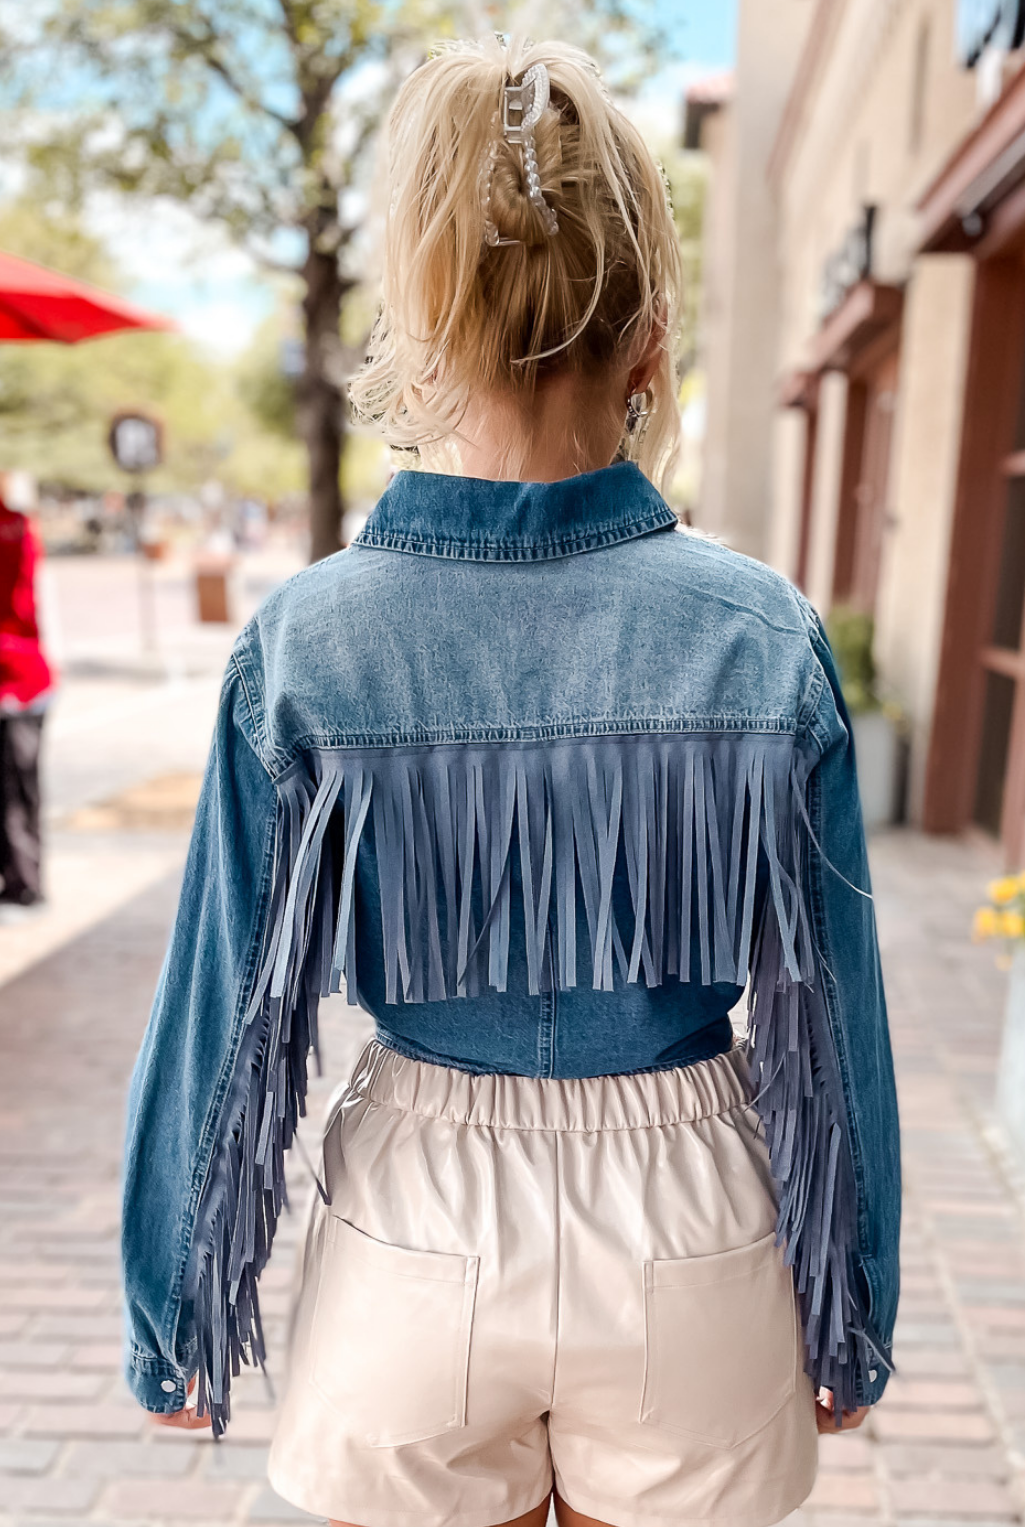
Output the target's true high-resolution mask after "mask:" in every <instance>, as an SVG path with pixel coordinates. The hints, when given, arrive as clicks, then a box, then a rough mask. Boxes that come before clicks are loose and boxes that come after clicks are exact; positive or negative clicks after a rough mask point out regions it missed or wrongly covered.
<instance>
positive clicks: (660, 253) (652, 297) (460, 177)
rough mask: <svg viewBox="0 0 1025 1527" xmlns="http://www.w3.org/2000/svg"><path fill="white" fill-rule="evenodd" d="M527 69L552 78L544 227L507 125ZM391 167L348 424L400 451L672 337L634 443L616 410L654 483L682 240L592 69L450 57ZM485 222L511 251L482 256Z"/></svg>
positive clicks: (543, 125) (665, 449) (671, 451)
mask: <svg viewBox="0 0 1025 1527" xmlns="http://www.w3.org/2000/svg"><path fill="white" fill-rule="evenodd" d="M535 63H543V64H544V65H545V66H546V68H547V71H548V76H549V80H550V99H549V104H548V106H547V107H546V109H545V110H544V112H543V114H542V115H541V118H540V120H539V121H538V122H537V124H536V125H535V127H534V130H533V131H534V144H535V152H536V159H537V166H538V174H539V179H540V187H541V193H542V196H543V198H544V202H546V203H547V204H548V207H549V208H550V209H551V211H552V212H553V213H554V214H555V216H556V218H557V220H558V231H557V232H554V233H552V232H550V231H549V229H548V227H547V226H546V221H545V218H544V216H543V209H540V208H539V207H538V205H537V204H536V201H535V200H532V199H531V198H530V196H529V194H528V187H527V185H526V183H525V180H524V174H523V159H522V156H521V153H520V150H519V148H518V147H517V146H516V145H515V144H512V143H508V142H506V141H505V139H504V137H503V135H502V131H501V108H502V97H503V87H504V86H505V85H506V84H507V83H508V82H510V81H518V80H520V79H521V78H522V76H523V74H524V73H525V71H526V70H527V69H529V68H530V67H531V65H533V64H535ZM493 145H497V148H496V150H495V152H494V157H493V159H490V156H491V155H492V146H493ZM387 155H388V158H387V165H388V168H387V176H388V186H387V191H388V198H389V200H388V208H387V212H386V214H385V232H384V267H383V292H382V305H381V311H380V314H379V317H378V320H377V323H376V325H375V327H374V331H373V335H372V338H371V344H370V354H369V357H368V359H367V361H366V363H365V364H364V366H363V367H362V369H361V370H360V371H359V373H358V374H357V375H356V377H355V378H354V379H353V381H352V383H351V386H350V396H351V399H352V403H353V407H354V410H355V413H356V416H357V418H359V419H362V420H364V421H366V422H372V423H374V424H376V425H377V426H378V427H379V428H380V429H381V430H382V432H383V434H384V436H385V438H386V439H387V440H388V441H389V443H390V444H392V445H396V446H402V447H406V448H409V447H424V446H427V445H429V444H432V443H438V442H444V441H446V440H450V439H451V438H452V437H454V436H455V435H456V434H457V431H458V427H459V421H460V419H461V417H462V414H463V412H464V410H465V407H466V403H467V400H468V399H469V398H470V397H471V396H472V395H473V394H475V393H477V392H479V391H481V390H489V389H499V390H503V391H505V392H512V393H514V394H517V393H518V394H521V395H526V394H529V393H530V392H531V391H532V390H533V389H534V388H535V386H536V385H537V384H538V382H539V381H541V380H543V379H544V378H545V377H546V376H550V375H552V374H554V373H558V372H563V371H567V370H569V371H576V372H580V373H584V374H588V375H593V374H594V373H595V372H596V371H597V370H599V369H600V368H602V367H605V366H608V365H609V364H610V363H612V362H614V361H615V362H617V363H621V362H622V361H623V360H629V359H630V357H631V352H632V350H633V349H635V350H636V351H637V353H638V354H639V353H640V351H642V350H643V348H644V345H645V342H646V340H647V339H648V337H649V335H650V334H651V332H652V329H653V328H655V329H658V330H661V329H664V331H665V340H664V342H663V348H662V354H661V356H660V358H659V365H658V369H657V372H656V375H655V377H654V379H653V382H652V384H651V389H650V396H649V402H650V407H649V412H648V416H647V419H646V420H645V425H644V429H643V431H642V432H640V436H639V443H635V439H636V437H633V438H632V437H630V436H628V435H627V434H626V432H625V404H624V407H623V410H622V415H623V421H624V434H623V439H622V444H621V453H622V454H629V455H634V456H635V457H636V459H637V461H638V463H639V465H640V466H641V467H642V468H643V470H644V471H645V472H647V474H648V475H649V477H651V478H652V480H653V481H655V482H656V484H657V485H658V486H661V485H662V482H663V480H664V477H665V474H666V472H667V470H668V468H669V467H670V465H671V462H672V459H673V457H674V455H675V451H676V447H677V437H678V431H679V415H678V410H677V407H676V374H675V359H674V349H675V339H676V333H677V318H678V311H679V301H680V286H681V263H680V254H679V245H678V242H677V238H676V230H675V227H674V225H673V220H672V215H671V211H670V208H669V204H668V197H667V192H666V187H665V182H664V180H663V178H662V175H661V173H660V171H659V168H658V166H657V165H656V164H655V161H654V159H653V158H652V156H651V154H650V152H649V150H648V148H647V146H646V144H645V143H644V140H643V138H642V137H641V135H640V134H639V132H638V131H637V129H636V128H635V127H634V126H633V125H632V123H630V122H629V120H628V119H627V118H626V117H625V116H624V115H623V114H622V112H620V111H619V110H618V109H617V108H616V106H615V105H614V103H613V102H612V100H611V99H610V97H609V95H608V93H607V91H606V89H605V87H604V85H603V83H602V81H601V78H600V76H599V74H598V70H597V68H596V66H595V64H594V63H593V61H592V60H591V59H590V58H589V57H588V56H587V54H585V53H583V52H581V51H580V49H578V48H574V47H570V46H569V45H567V44H564V43H540V44H533V43H530V44H528V43H522V44H518V43H514V44H511V45H510V46H509V47H505V46H503V45H502V44H501V43H500V42H499V41H498V40H497V39H492V40H489V41H487V42H480V43H457V44H454V45H451V46H448V47H446V48H444V49H443V50H441V51H440V52H438V53H437V54H436V55H435V56H433V57H432V58H430V59H429V60H428V61H427V62H426V63H424V64H422V65H421V66H420V67H419V68H418V69H417V70H415V71H414V73H413V74H412V75H411V76H410V77H409V78H408V79H407V80H406V82H405V84H404V85H403V86H402V88H401V90H400V91H399V94H398V96H397V98H396V100H395V104H394V106H393V108H392V111H391V114H390V116H389V119H388V124H387ZM489 161H490V167H491V173H490V175H487V174H486V173H484V172H485V170H486V169H487V166H488V164H489ZM485 197H486V198H487V200H486V206H485ZM487 218H490V221H491V222H492V223H493V225H494V228H495V229H496V230H497V233H498V236H499V238H500V239H501V240H503V241H504V240H515V241H516V242H514V243H504V242H503V243H500V244H498V245H497V246H495V245H492V244H489V243H488V242H487V241H486V239H485V223H486V220H487Z"/></svg>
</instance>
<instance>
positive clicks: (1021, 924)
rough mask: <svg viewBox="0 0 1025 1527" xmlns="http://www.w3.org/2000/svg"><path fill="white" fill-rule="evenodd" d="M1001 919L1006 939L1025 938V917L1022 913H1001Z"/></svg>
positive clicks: (1001, 929)
mask: <svg viewBox="0 0 1025 1527" xmlns="http://www.w3.org/2000/svg"><path fill="white" fill-rule="evenodd" d="M999 917H1000V932H1001V933H1002V934H1003V936H1004V938H1022V937H1025V917H1023V916H1022V914H1021V913H1020V912H1001V913H1000V914H999Z"/></svg>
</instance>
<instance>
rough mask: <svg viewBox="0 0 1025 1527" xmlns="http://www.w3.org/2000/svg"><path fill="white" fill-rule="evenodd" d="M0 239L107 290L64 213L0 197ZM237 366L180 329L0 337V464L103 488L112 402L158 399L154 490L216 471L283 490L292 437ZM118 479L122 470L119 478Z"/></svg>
mask: <svg viewBox="0 0 1025 1527" xmlns="http://www.w3.org/2000/svg"><path fill="white" fill-rule="evenodd" d="M0 248H3V249H7V250H10V251H11V253H12V254H17V255H22V256H25V257H26V258H32V259H37V260H41V261H42V262H43V263H44V264H47V265H52V266H55V267H56V268H58V269H60V270H63V271H66V272H67V273H68V274H69V275H73V276H76V277H78V278H79V279H81V280H83V281H92V282H95V283H96V284H98V285H101V286H105V287H108V288H111V289H114V290H117V288H118V287H119V286H120V285H121V282H120V280H119V273H118V270H117V265H116V262H115V261H114V260H113V259H112V258H111V256H110V254H109V253H108V251H107V250H106V249H105V248H104V246H103V245H102V244H101V243H100V242H99V241H98V240H97V239H95V238H93V237H92V236H90V235H89V234H88V233H87V232H85V231H84V230H83V229H82V228H81V226H80V225H79V224H78V223H77V222H76V220H75V219H74V218H72V217H68V216H61V217H57V216H48V215H47V214H46V212H45V211H43V210H41V209H40V208H39V206H38V205H35V204H30V203H29V202H28V201H26V200H19V201H16V202H13V203H9V204H8V205H7V206H3V207H0ZM242 375H243V369H242V367H239V368H238V374H237V375H236V374H235V372H234V371H233V369H232V368H231V367H228V366H223V365H218V364H217V363H216V361H214V360H212V359H211V358H210V357H209V356H208V355H207V354H205V353H204V352H203V351H202V350H201V349H200V348H199V347H198V346H197V345H195V344H193V343H192V342H191V341H190V340H189V339H187V338H186V337H185V336H184V335H179V334H145V333H136V332H131V333H125V334H111V335H108V336H106V337H104V338H102V339H95V340H90V341H89V342H88V343H86V344H80V345H56V344H54V345H50V344H39V345H37V344H29V345H0V468H4V469H6V468H11V467H23V468H25V469H26V470H28V471H30V472H32V473H33V474H34V475H35V476H36V477H38V478H40V479H41V480H42V481H43V482H44V483H46V484H48V485H51V486H56V487H67V488H78V489H80V488H86V489H91V490H93V491H102V490H103V489H105V488H107V487H109V486H110V485H111V482H112V481H117V480H118V473H117V469H116V468H115V466H114V463H113V461H112V460H111V457H110V453H109V451H108V449H107V445H106V437H107V428H108V425H109V422H110V418H111V416H112V414H113V413H114V412H115V411H116V410H117V409H119V408H125V407H145V408H151V409H154V410H156V412H157V413H158V414H159V415H160V416H161V418H162V419H163V420H164V422H165V424H166V425H167V458H166V460H165V462H164V464H163V466H162V467H160V468H159V470H157V471H155V472H153V473H152V474H151V475H150V476H149V477H148V479H147V486H148V487H149V488H150V489H152V490H154V491H157V492H160V491H164V490H165V489H185V490H190V491H191V490H194V489H195V488H196V486H197V485H198V484H199V483H201V482H203V481H204V480H205V479H206V478H208V477H210V476H212V475H216V476H217V477H218V478H219V479H220V480H221V481H223V482H224V483H225V485H226V486H227V487H228V488H230V489H233V490H234V491H236V492H239V493H248V494H252V495H254V496H257V497H267V496H271V497H274V498H278V497H282V496H284V495H285V494H292V493H295V492H296V490H297V489H299V488H300V487H301V485H302V472H301V465H300V463H299V461H298V460H297V457H298V456H299V455H300V452H299V448H298V446H297V445H296V444H295V443H294V441H291V440H285V439H283V438H282V434H281V431H280V430H279V429H277V428H275V426H274V425H273V424H272V423H271V421H269V420H268V419H267V418H266V417H264V416H263V415H261V413H260V410H259V408H258V407H257V406H256V402H255V400H253V399H251V398H250V397H248V396H246V394H245V390H244V389H243V387H242V386H241V385H240V383H241V378H242ZM123 485H124V486H128V482H127V479H125V480H124V482H123Z"/></svg>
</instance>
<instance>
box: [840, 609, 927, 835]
mask: <svg viewBox="0 0 1025 1527" xmlns="http://www.w3.org/2000/svg"><path fill="white" fill-rule="evenodd" d="M826 632H827V635H828V636H829V644H830V646H831V647H832V649H833V655H834V656H835V658H836V662H837V668H838V669H839V673H840V684H841V687H842V689H843V697H844V701H845V703H846V705H847V709H848V711H849V713H850V717H851V726H852V727H853V730H854V753H855V757H856V758H857V762H858V784H859V788H860V791H861V811H862V816H863V817H864V819H865V828H866V831H869V832H871V831H872V829H873V828H876V827H885V826H888V825H889V824H890V823H892V822H897V821H899V820H900V818H901V816H902V814H903V799H902V797H903V793H904V789H903V786H904V777H905V772H906V755H907V743H906V736H905V731H906V728H905V722H904V715H903V712H902V711H901V709H900V707H899V706H898V705H895V704H894V703H893V702H892V701H890V700H884V699H883V698H882V696H881V695H880V694H879V690H878V686H877V675H876V666H875V658H874V657H873V653H872V648H873V642H874V639H875V622H874V621H873V619H872V616H871V615H868V614H866V613H865V611H864V610H856V609H854V608H852V607H851V606H849V605H835V606H834V607H833V609H832V611H831V612H830V615H829V618H828V620H827V622H826Z"/></svg>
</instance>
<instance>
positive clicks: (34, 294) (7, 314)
mask: <svg viewBox="0 0 1025 1527" xmlns="http://www.w3.org/2000/svg"><path fill="white" fill-rule="evenodd" d="M174 328H175V324H173V323H172V322H171V320H170V319H169V318H161V317H160V316H159V315H158V314H156V313H146V312H144V311H143V310H142V308H136V307H132V306H131V304H130V303H127V302H122V301H121V298H120V297H113V296H111V295H110V293H109V292H101V291H100V290H99V288H98V287H95V286H86V284H85V282H84V281H73V280H72V278H71V277H70V276H62V275H61V274H60V272H59V271H56V270H47V269H46V267H45V266H43V265H33V264H32V263H31V261H29V260H19V259H17V258H16V257H15V256H14V255H9V254H4V253H3V251H2V250H0V343H6V342H7V341H9V340H37V339H56V340H60V341H61V343H62V344H65V345H74V344H77V343H78V341H79V340H80V339H92V338H93V337H94V336H95V335H97V334H110V333H111V332H112V331H113V330H115V329H174Z"/></svg>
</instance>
